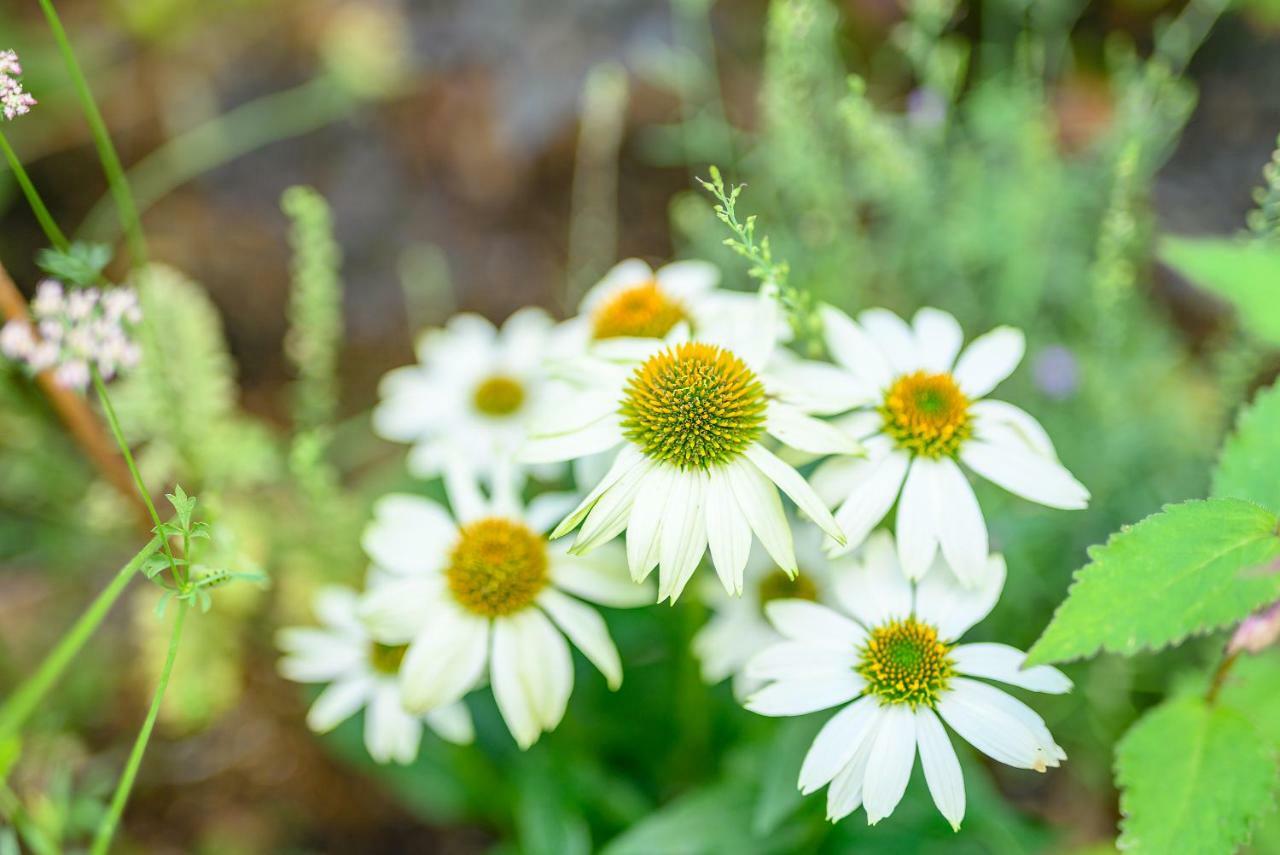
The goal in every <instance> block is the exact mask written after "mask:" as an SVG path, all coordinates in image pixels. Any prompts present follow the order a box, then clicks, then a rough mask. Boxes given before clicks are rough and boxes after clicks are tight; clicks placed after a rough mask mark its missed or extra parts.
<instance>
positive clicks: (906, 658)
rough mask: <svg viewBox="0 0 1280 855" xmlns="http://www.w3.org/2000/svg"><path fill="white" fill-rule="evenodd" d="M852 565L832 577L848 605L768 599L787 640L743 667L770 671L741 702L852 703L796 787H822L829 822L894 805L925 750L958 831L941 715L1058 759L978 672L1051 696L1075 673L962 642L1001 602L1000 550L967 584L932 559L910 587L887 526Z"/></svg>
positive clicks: (797, 707) (953, 769)
mask: <svg viewBox="0 0 1280 855" xmlns="http://www.w3.org/2000/svg"><path fill="white" fill-rule="evenodd" d="M858 565H859V566H855V567H852V568H849V569H847V570H843V571H841V572H839V573H838V574H837V576H836V579H835V588H836V594H837V596H838V598H839V600H840V603H841V605H842V606H843V609H844V612H847V614H845V613H842V612H838V611H835V610H833V609H829V608H826V607H825V606H821V605H818V604H816V603H809V602H804V601H801V600H776V601H774V602H772V603H770V604H769V605H767V606H766V607H765V611H766V613H767V614H768V616H769V620H770V621H771V622H772V623H773V626H774V628H775V629H776V630H777V631H778V632H779V633H780V634H781V635H783V636H784V637H785V638H786V640H785V641H783V642H782V643H780V644H777V645H774V646H773V647H770V648H768V649H766V650H765V651H763V652H761V653H760V654H758V655H757V656H756V657H755V658H754V659H752V660H751V662H749V663H748V664H747V669H746V673H747V674H748V676H751V677H754V678H758V679H761V680H767V681H769V685H768V686H766V687H765V688H763V689H761V690H760V691H758V692H756V693H755V694H754V695H753V696H752V697H751V699H750V700H749V701H748V702H747V708H748V709H750V710H753V711H754V712H757V713H760V714H762V715H771V716H793V715H805V714H807V713H811V712H815V711H817V710H823V709H828V708H830V707H834V706H837V705H840V704H848V706H847V707H845V708H844V709H842V710H841V711H840V712H838V713H837V714H836V715H835V716H833V717H832V718H831V720H830V721H828V722H827V723H826V725H825V726H823V728H822V730H821V731H820V732H819V733H818V736H817V738H816V739H814V741H813V745H812V747H811V748H810V749H809V753H808V754H807V755H806V756H805V758H804V764H803V766H802V767H801V769H800V780H799V787H800V790H801V792H803V793H805V794H808V793H812V792H814V791H815V790H817V789H820V788H821V787H824V786H827V785H828V784H829V785H830V786H829V787H828V790H827V817H828V818H829V819H830V820H832V821H833V822H834V821H836V820H839V819H841V818H843V817H845V816H848V815H849V814H850V813H852V812H853V811H855V810H857V808H858V806H859V805H864V806H865V807H866V810H867V821H868V822H869V823H870V824H872V825H874V824H875V823H877V822H879V821H880V820H882V819H884V818H885V817H886V816H888V815H889V814H891V813H893V810H894V808H895V807H897V805H898V802H899V801H900V800H901V799H902V794H903V793H904V792H905V791H906V787H907V781H908V780H909V779H910V777H911V769H912V766H914V765H915V755H916V752H917V751H919V753H920V762H921V765H922V766H923V767H924V775H925V781H926V782H927V783H928V785H929V792H930V793H931V794H932V795H933V800H934V803H935V804H936V805H937V806H938V810H939V811H941V812H942V815H943V816H944V817H946V818H947V821H948V822H950V823H951V825H952V827H953V828H957V829H958V828H959V827H960V822H961V820H962V819H963V818H964V809H965V796H964V779H963V777H962V776H961V773H960V763H959V761H958V760H957V758H956V753H955V749H954V748H953V747H952V745H951V740H950V739H949V738H948V737H947V734H946V731H945V730H944V729H943V727H942V722H944V721H945V722H946V723H947V724H948V725H950V726H951V728H952V729H953V730H955V731H956V733H958V734H959V735H960V736H961V737H963V738H964V739H965V740H966V741H968V742H969V743H970V744H972V745H973V746H974V747H975V748H977V749H978V750H979V751H981V752H983V753H984V754H986V755H987V756H988V757H991V758H992V759H993V760H998V761H999V762H1001V763H1005V764H1007V765H1009V766H1015V767H1018V768H1021V769H1034V770H1036V771H1038V772H1043V771H1045V770H1046V769H1047V768H1049V767H1051V766H1058V765H1059V764H1060V763H1061V762H1062V761H1063V760H1065V759H1066V754H1065V752H1063V750H1062V749H1061V748H1060V747H1059V746H1058V744H1057V743H1056V742H1054V741H1053V737H1052V736H1051V735H1050V733H1049V729H1048V728H1047V727H1046V726H1045V723H1044V720H1043V719H1041V718H1040V716H1039V715H1037V714H1036V713H1035V712H1034V711H1033V710H1032V709H1031V708H1030V707H1028V706H1027V705H1026V704H1024V703H1022V702H1021V701H1019V700H1017V699H1015V698H1014V697H1012V696H1011V695H1008V694H1006V693H1005V692H1002V691H1000V690H999V689H996V688H994V687H992V686H990V685H988V684H986V683H983V682H980V681H979V680H977V679H974V678H975V677H977V678H982V679H987V680H997V681H999V682H1002V683H1008V684H1009V685H1012V686H1018V687H1021V688H1023V689H1030V690H1032V691H1036V692H1047V693H1053V694H1060V693H1063V692H1067V691H1070V689H1071V681H1069V680H1068V679H1067V678H1066V677H1065V676H1063V675H1062V673H1061V672H1060V671H1058V670H1057V669H1055V668H1051V667H1049V666H1047V665H1040V666H1036V667H1033V668H1027V669H1025V670H1024V669H1023V667H1022V665H1023V662H1024V661H1025V660H1026V654H1024V653H1022V652H1021V651H1019V650H1016V649H1014V648H1012V647H1008V646H1006V645H1003V644H991V643H978V644H957V642H956V640H957V639H958V638H959V637H960V636H961V635H963V634H964V633H965V632H966V631H967V630H968V629H969V628H970V627H971V626H973V625H974V624H976V623H977V622H978V621H980V620H982V619H983V618H984V617H986V615H987V614H988V613H989V612H990V611H991V609H992V607H993V606H994V605H995V603H996V600H997V599H999V597H1000V591H1001V589H1002V588H1003V587H1004V578H1005V568H1004V561H1003V559H1001V558H1000V557H999V556H991V558H990V559H989V565H990V566H989V567H988V570H987V572H986V573H984V574H983V577H982V583H981V585H980V586H979V587H976V588H965V587H963V586H961V585H960V584H959V582H958V580H957V579H956V578H955V577H954V576H953V575H952V573H951V572H950V570H949V569H948V568H947V567H946V566H945V565H944V564H943V562H940V561H939V562H936V563H935V564H934V566H933V567H932V568H931V569H930V570H929V572H928V573H926V574H925V576H924V578H923V579H921V580H920V582H919V584H912V582H911V581H910V580H908V579H907V577H906V576H905V575H904V574H903V572H902V569H901V567H900V566H899V565H898V561H897V558H896V556H895V550H894V546H893V543H892V542H891V538H890V536H889V535H888V534H887V533H885V532H877V533H876V534H874V535H872V536H871V538H869V539H868V540H867V543H866V545H865V546H864V548H863V550H862V552H861V553H860V554H859V557H858ZM850 616H851V617H850ZM851 701H852V703H850V702H851Z"/></svg>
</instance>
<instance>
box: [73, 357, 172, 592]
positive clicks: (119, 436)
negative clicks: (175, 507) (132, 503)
mask: <svg viewBox="0 0 1280 855" xmlns="http://www.w3.org/2000/svg"><path fill="white" fill-rule="evenodd" d="M92 374H93V388H94V391H96V392H97V393H98V400H99V401H101V402H102V411H103V413H104V414H105V415H106V417H107V424H109V425H110V426H111V435H112V436H114V437H115V440H116V445H118V446H119V447H120V453H121V454H122V455H124V462H125V465H126V466H128V467H129V474H130V475H132V476H133V483H134V486H136V487H137V488H138V494H139V495H140V496H142V501H143V503H144V504H145V505H146V506H147V513H148V514H149V515H150V517H151V522H152V523H153V524H154V525H155V531H156V533H157V534H160V531H161V528H160V515H159V514H158V513H156V506H155V503H153V502H152V501H151V492H150V491H149V490H147V485H146V483H144V482H143V480H142V475H141V473H139V472H138V464H137V463H135V462H134V460H133V452H132V451H131V450H130V449H129V443H127V442H125V440H124V433H123V432H122V431H121V430H120V420H119V419H118V418H116V409H115V407H113V406H111V398H110V397H108V396H107V387H106V386H105V385H103V382H102V375H101V374H99V373H98V369H97V368H94V369H92ZM161 543H162V545H163V546H164V554H165V556H166V557H167V558H168V559H169V569H170V570H171V571H172V572H173V580H174V582H175V583H178V584H179V585H181V584H182V583H183V582H185V579H184V578H183V576H182V575H181V574H180V573H179V571H178V562H177V559H176V558H175V557H174V555H173V550H172V549H171V548H170V546H169V539H168V538H167V537H162V538H161Z"/></svg>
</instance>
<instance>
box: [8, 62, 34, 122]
mask: <svg viewBox="0 0 1280 855" xmlns="http://www.w3.org/2000/svg"><path fill="white" fill-rule="evenodd" d="M21 74H22V64H21V63H20V62H18V54H17V53H15V52H14V51H11V50H4V51H0V113H2V114H3V115H4V117H5V119H7V120H9V121H12V120H14V119H16V118H17V117H18V116H22V115H25V114H27V113H30V112H31V108H32V107H34V106H35V105H36V103H37V102H36V99H35V98H33V97H32V96H31V95H30V94H29V93H27V92H26V91H24V90H23V88H22V84H21V83H20V82H18V79H17V78H18V76H19V75H21Z"/></svg>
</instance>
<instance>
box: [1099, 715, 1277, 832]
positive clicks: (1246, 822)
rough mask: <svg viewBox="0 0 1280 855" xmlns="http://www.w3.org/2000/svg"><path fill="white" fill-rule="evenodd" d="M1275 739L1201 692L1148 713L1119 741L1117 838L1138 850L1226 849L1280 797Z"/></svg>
mask: <svg viewBox="0 0 1280 855" xmlns="http://www.w3.org/2000/svg"><path fill="white" fill-rule="evenodd" d="M1276 772H1277V765H1276V751H1275V746H1273V745H1271V744H1268V743H1267V742H1265V741H1263V740H1261V739H1259V738H1258V732H1257V731H1256V730H1255V729H1254V728H1253V726H1252V725H1250V724H1249V722H1248V721H1246V720H1245V719H1244V718H1243V717H1241V716H1240V715H1239V714H1238V713H1237V712H1235V711H1234V710H1230V709H1227V708H1225V707H1221V706H1213V707H1210V706H1206V705H1205V703H1204V701H1203V700H1201V699H1200V698H1198V697H1185V698H1180V699H1177V700H1173V701H1169V702H1167V703H1165V704H1163V705H1162V706H1159V707H1157V708H1156V709H1154V710H1152V711H1151V712H1149V713H1147V714H1146V715H1145V716H1143V717H1142V718H1141V719H1140V720H1139V721H1138V722H1137V724H1135V725H1134V726H1133V727H1132V728H1131V729H1130V730H1129V732H1128V733H1127V734H1125V736H1124V738H1123V739H1122V740H1121V741H1120V744H1119V745H1118V746H1117V748H1116V782H1117V784H1118V785H1119V787H1120V813H1121V814H1122V819H1121V820H1120V839H1119V841H1118V845H1119V847H1120V848H1121V849H1123V850H1125V851H1127V852H1136V853H1139V855H1145V853H1152V855H1166V853H1170V852H1177V853H1178V855H1199V853H1204V855H1219V853H1223V852H1234V851H1235V850H1236V849H1237V848H1238V847H1240V846H1242V845H1243V844H1245V843H1246V842H1247V841H1248V839H1249V836H1250V834H1251V833H1252V831H1253V828H1254V827H1255V826H1256V824H1257V822H1258V820H1259V819H1260V818H1261V817H1262V816H1263V815H1264V814H1266V813H1267V812H1268V811H1270V810H1271V809H1272V807H1273V804H1274V789H1275V785H1276Z"/></svg>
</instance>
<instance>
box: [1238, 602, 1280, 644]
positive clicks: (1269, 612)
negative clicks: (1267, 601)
mask: <svg viewBox="0 0 1280 855" xmlns="http://www.w3.org/2000/svg"><path fill="white" fill-rule="evenodd" d="M1277 641H1280V603H1272V604H1271V605H1269V606H1267V607H1266V608H1265V609H1263V610H1262V611H1260V612H1256V613H1255V614H1252V615H1250V616H1249V617H1247V618H1245V619H1244V621H1243V622H1241V624H1240V626H1239V627H1237V628H1236V631H1235V634H1234V635H1232V636H1231V641H1230V642H1228V644H1227V653H1228V654H1234V653H1240V652H1241V651H1248V652H1249V653H1261V652H1262V651H1263V650H1265V649H1266V648H1268V647H1270V646H1271V645H1273V644H1275V643H1276V642H1277Z"/></svg>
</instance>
